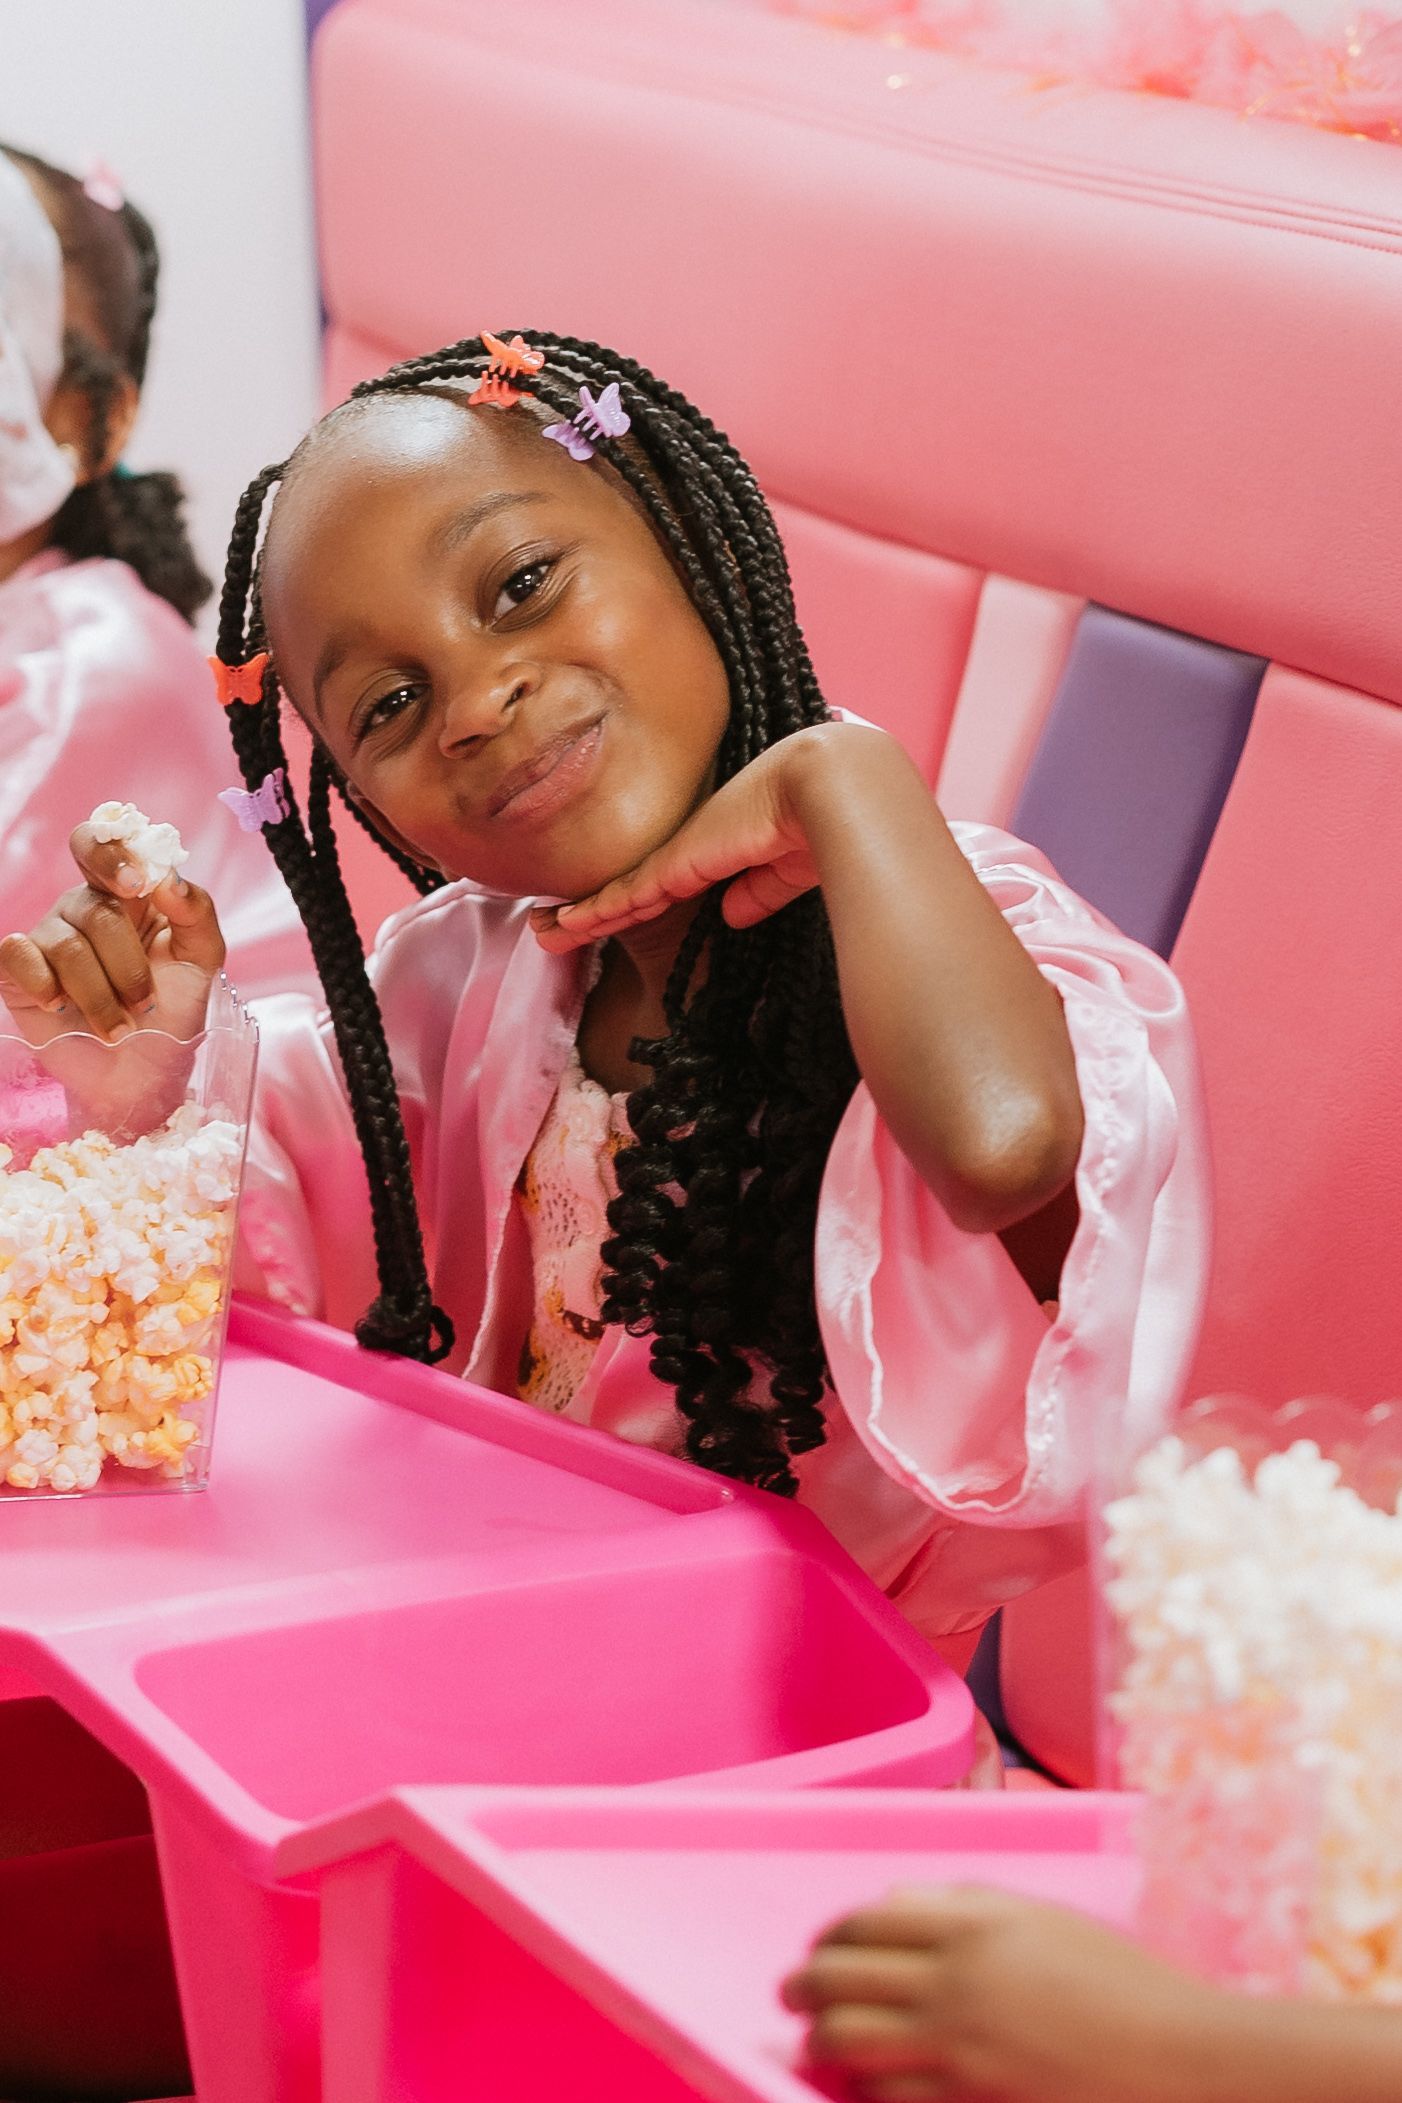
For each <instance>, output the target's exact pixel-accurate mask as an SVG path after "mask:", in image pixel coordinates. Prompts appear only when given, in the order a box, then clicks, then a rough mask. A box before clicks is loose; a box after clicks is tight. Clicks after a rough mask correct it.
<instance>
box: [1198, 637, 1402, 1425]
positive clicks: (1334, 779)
mask: <svg viewBox="0 0 1402 2103" xmlns="http://www.w3.org/2000/svg"><path fill="white" fill-rule="evenodd" d="M1399 901H1402V710H1399V709H1397V708H1395V707H1393V706H1391V705H1389V704H1387V703H1385V702H1379V701H1373V700H1370V699H1368V698H1366V697H1365V696H1364V695H1362V694H1356V693H1349V692H1345V691H1343V690H1341V689H1339V688H1336V687H1331V686H1328V685H1326V684H1324V682H1322V681H1320V680H1315V679H1309V678H1306V677H1304V676H1303V675H1302V674H1300V673H1295V672H1287V671H1282V670H1279V669H1273V670H1272V671H1271V672H1270V673H1269V674H1268V675H1267V677H1266V681H1265V684H1264V686H1263V687H1262V690H1261V696H1260V699H1259V701H1258V702H1257V706H1256V716H1255V720H1254V722H1253V725H1252V729H1251V734H1250V736H1249V738H1248V739H1247V743H1246V749H1245V752H1244V753H1243V755H1242V761H1241V765H1240V767H1239V769H1238V771H1237V777H1236V782H1235V785H1234V786H1233V788H1232V792H1231V794H1230V796H1229V797H1228V799H1227V803H1226V807H1225V809H1224V811H1223V813H1222V818H1221V822H1220V824H1219V826H1218V828H1217V834H1216V837H1215V839H1214V840H1213V843H1212V848H1211V851H1210V853H1209V854H1208V857H1207V860H1206V862H1205V864H1204V866H1203V871H1202V876H1201V879H1200V880H1199V884H1198V889H1197V893H1196V896H1195V897H1194V900H1193V903H1192V906H1191V907H1190V909H1189V912H1188V917H1187V920H1186V921H1185V923H1184V927H1183V933H1182V936H1181V937H1180V940H1179V943H1178V947H1177V950H1176V951H1175V954H1174V963H1175V965H1176V966H1177V968H1178V970H1179V972H1180V974H1181V976H1182V978H1183V982H1184V984H1185V986H1186V987H1187V990H1188V996H1189V999H1190V1002H1191V1004H1192V1009H1193V1014H1194V1017H1195V1020H1196V1025H1197V1032H1198V1041H1199V1044H1200V1047H1201V1052H1202V1062H1203V1073H1204V1079H1205V1082H1206V1089H1207V1104H1208V1112H1209V1115H1210V1117H1211V1120H1212V1129H1213V1135H1214V1152H1215V1156H1216V1180H1217V1231H1216V1256H1215V1262H1214V1268H1213V1277H1212V1288H1211V1296H1210V1300H1209V1307H1208V1319H1207V1326H1206V1332H1205V1334H1204V1336H1203V1340H1202V1347H1201V1351H1200V1353H1199V1357H1198V1360H1197V1365H1196V1368H1195V1371H1194V1373H1193V1377H1192V1391H1193V1392H1195V1393H1199V1394H1201V1393H1207V1392H1211V1391H1212V1390H1214V1389H1219V1388H1233V1389H1238V1388H1242V1387H1247V1388H1249V1389H1250V1390H1251V1391H1252V1392H1253V1393H1255V1394H1258V1395H1260V1396H1262V1397H1264V1398H1266V1399H1273V1398H1277V1399H1287V1398H1289V1397H1290V1396H1293V1395H1297V1394H1303V1393H1310V1392H1323V1393H1328V1394H1334V1395H1345V1396H1350V1397H1352V1398H1353V1399H1354V1400H1356V1401H1357V1402H1359V1403H1364V1404H1366V1403H1372V1402H1376V1401H1378V1400H1379V1399H1381V1398H1382V1397H1383V1396H1386V1395H1395V1394H1397V1393H1398V1392H1399V1390H1402V1295H1399V1293H1398V1290H1397V1282H1396V1274H1397V1239H1398V1233H1397V1230H1398V1225H1399V1219H1402V1061H1399V1017H1402V934H1400V933H1399V922H1400V921H1402V908H1400V907H1399Z"/></svg>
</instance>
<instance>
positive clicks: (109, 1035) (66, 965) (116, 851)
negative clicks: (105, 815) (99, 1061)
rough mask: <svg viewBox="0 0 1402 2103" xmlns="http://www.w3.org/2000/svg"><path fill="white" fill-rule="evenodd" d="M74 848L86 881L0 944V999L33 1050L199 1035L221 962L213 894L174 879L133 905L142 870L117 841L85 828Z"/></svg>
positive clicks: (221, 946)
mask: <svg viewBox="0 0 1402 2103" xmlns="http://www.w3.org/2000/svg"><path fill="white" fill-rule="evenodd" d="M71 845H72V848H73V855H74V859H75V860H76V862H77V864H78V868H79V871H80V872H81V874H82V876H83V877H84V878H85V883H84V884H83V885H82V886H81V887H79V888H78V889H76V890H72V891H66V892H65V893H64V895H63V896H62V898H60V899H59V900H58V902H57V904H56V905H55V906H54V907H53V909H52V911H51V912H49V913H48V914H47V915H46V916H45V918H44V919H43V920H41V921H40V922H39V925H38V926H37V927H36V928H34V929H33V930H32V931H31V932H30V933H29V934H28V935H8V936H7V937H6V938H5V940H4V941H3V942H0V1000H3V1001H4V1003H5V1006H6V1007H7V1008H8V1009H9V1011H10V1013H11V1015H12V1016H13V1017H14V1019H15V1023H16V1025H17V1026H18V1028H19V1029H20V1030H21V1032H22V1033H23V1035H24V1036H25V1038H26V1039H27V1040H28V1042H29V1043H30V1044H33V1045H36V1046H42V1045H45V1044H48V1043H50V1042H51V1041H52V1039H53V1038H55V1037H61V1036H64V1035H65V1034H67V1033H69V1032H71V1031H74V1030H89V1031H91V1032H92V1033H93V1034H94V1035H96V1036H99V1037H104V1038H106V1039H107V1040H108V1042H109V1043H116V1042H118V1041H119V1040H120V1039H121V1038H123V1037H126V1036H129V1035H130V1034H131V1032H132V1031H133V1030H138V1029H148V1030H165V1031H167V1032H169V1034H170V1035H171V1036H173V1037H180V1038H189V1037H193V1036H195V1035H197V1034H198V1032H199V1031H200V1030H202V1029H203V1028H204V1024H205V1011H206V1008H207V1006H208V1003H209V989H210V986H211V985H212V983H213V981H214V979H215V978H216V977H217V976H218V974H219V972H220V971H221V970H222V968H223V964H224V937H223V935H222V934H221V933H220V931H219V921H218V919H217V917H216V915H215V911H214V906H213V903H212V901H211V900H210V897H209V895H208V893H207V892H205V891H201V890H198V889H197V888H196V887H195V885H193V884H187V883H185V882H183V881H182V879H181V878H179V877H168V878H167V879H166V881H165V882H164V883H162V884H161V885H159V886H158V888H157V889H156V890H155V891H153V892H152V893H151V895H150V897H148V898H138V897H135V896H134V895H133V892H134V891H135V888H136V886H137V885H138V884H139V883H140V882H141V880H142V876H141V872H140V870H139V869H138V867H137V865H136V864H135V863H134V862H133V860H132V857H131V856H130V854H129V853H128V852H127V850H126V849H125V848H124V847H123V846H122V844H121V842H120V841H116V840H112V841H100V840H96V839H94V837H93V834H92V829H91V827H90V826H87V825H80V826H79V827H78V830H77V831H76V832H75V833H74V835H73V838H72V842H71Z"/></svg>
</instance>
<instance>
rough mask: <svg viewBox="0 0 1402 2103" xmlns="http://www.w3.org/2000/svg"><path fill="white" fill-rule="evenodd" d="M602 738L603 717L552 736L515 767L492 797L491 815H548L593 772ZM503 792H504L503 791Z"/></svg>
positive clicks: (513, 818) (519, 818)
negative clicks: (541, 749) (534, 752)
mask: <svg viewBox="0 0 1402 2103" xmlns="http://www.w3.org/2000/svg"><path fill="white" fill-rule="evenodd" d="M603 739H604V718H603V717H602V716H598V717H596V718H595V720H594V721H593V722H592V723H586V724H585V726H584V727H583V729H582V730H574V731H568V732H566V733H565V734H564V735H562V736H561V737H558V738H553V739H552V740H551V741H550V743H549V744H548V745H547V746H546V747H545V749H544V750H543V751H542V752H540V753H538V754H537V755H536V757H535V758H534V759H533V760H528V761H527V763H526V765H525V766H524V767H518V768H517V769H515V771H514V772H513V773H511V774H509V775H508V776H507V777H506V780H505V781H504V782H503V783H501V784H500V786H499V787H498V789H497V791H496V794H495V795H494V796H493V797H492V800H491V804H490V807H489V808H490V812H491V816H492V818H493V819H494V820H495V819H505V820H506V821H507V822H508V823H510V824H513V825H514V824H521V823H524V822H526V821H528V820H532V819H536V818H542V817H548V816H550V815H552V814H553V813H554V812H555V811H557V810H559V809H560V807H561V805H563V804H566V803H568V802H569V801H570V799H571V798H572V797H573V796H575V795H577V794H578V792H579V791H580V790H581V789H582V788H583V787H584V786H585V784H586V782H587V780H588V778H589V776H590V774H591V773H592V771H593V767H594V763H595V761H596V760H597V758H598V756H599V750H600V747H601V746H602V744H603ZM503 791H505V793H504V794H503Z"/></svg>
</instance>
